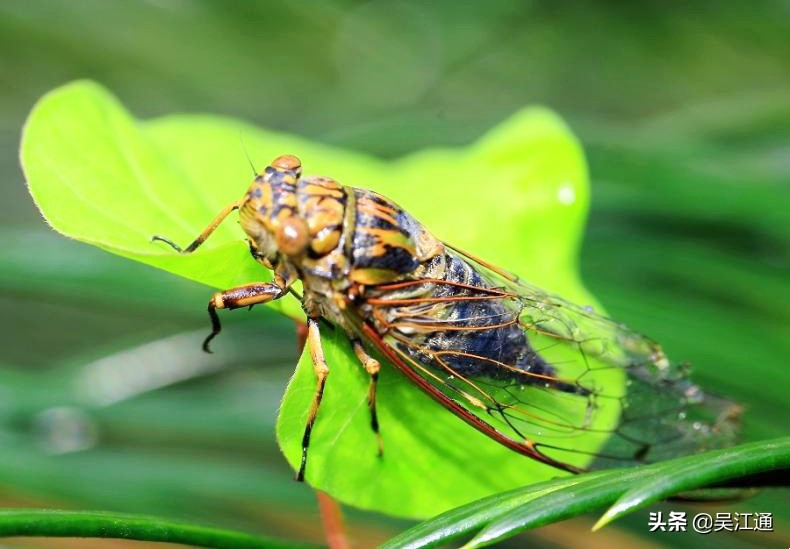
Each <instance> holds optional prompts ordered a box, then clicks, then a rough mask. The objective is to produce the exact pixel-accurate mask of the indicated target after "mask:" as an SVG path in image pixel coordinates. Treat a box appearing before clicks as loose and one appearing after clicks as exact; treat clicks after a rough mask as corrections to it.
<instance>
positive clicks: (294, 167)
mask: <svg viewBox="0 0 790 549" xmlns="http://www.w3.org/2000/svg"><path fill="white" fill-rule="evenodd" d="M272 167H273V168H276V169H278V170H291V171H293V172H294V173H295V174H296V176H297V177H299V176H300V175H302V162H301V161H300V160H299V159H298V158H297V157H295V156H294V155H292V154H284V155H282V156H278V157H277V158H275V159H274V161H273V162H272Z"/></svg>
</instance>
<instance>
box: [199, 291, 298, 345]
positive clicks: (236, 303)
mask: <svg viewBox="0 0 790 549" xmlns="http://www.w3.org/2000/svg"><path fill="white" fill-rule="evenodd" d="M287 291H288V286H287V284H286V283H285V281H284V280H283V279H282V278H281V277H278V276H275V277H274V282H256V283H252V284H245V285H243V286H236V287H235V288H231V289H229V290H225V291H224V292H217V293H215V294H214V295H213V296H212V297H211V299H210V300H209V302H208V316H209V318H210V319H211V333H210V334H209V335H208V337H206V339H205V340H204V341H203V350H204V351H206V352H207V353H210V352H211V349H209V343H210V342H211V340H212V339H214V337H215V336H216V335H217V334H218V333H220V331H221V330H222V325H221V324H220V322H219V316H218V315H217V309H228V310H233V309H241V308H242V307H252V306H253V305H260V304H263V303H268V302H269V301H274V300H275V299H279V298H281V297H282V296H283V295H285V293H286V292H287Z"/></svg>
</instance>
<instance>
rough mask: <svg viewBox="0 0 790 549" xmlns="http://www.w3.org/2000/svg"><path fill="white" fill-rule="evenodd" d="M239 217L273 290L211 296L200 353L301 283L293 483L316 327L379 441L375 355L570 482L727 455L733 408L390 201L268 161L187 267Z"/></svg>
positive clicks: (616, 327) (628, 338) (646, 345)
mask: <svg viewBox="0 0 790 549" xmlns="http://www.w3.org/2000/svg"><path fill="white" fill-rule="evenodd" d="M234 209H240V210H241V224H242V227H243V228H244V230H245V232H246V233H247V235H248V238H249V244H250V250H251V252H252V255H253V257H254V258H255V259H256V260H257V261H259V262H260V263H262V264H263V265H264V266H266V267H268V268H270V269H273V270H274V280H273V282H267V283H253V284H248V285H245V286H242V287H239V288H233V289H230V290H226V291H224V292H218V293H217V294H215V295H214V296H213V297H212V299H211V300H210V301H209V307H208V309H209V314H210V316H211V319H212V326H213V330H212V333H211V335H210V336H209V338H208V339H207V343H208V341H209V340H210V339H211V338H212V337H213V336H214V335H216V334H217V333H218V332H219V319H218V317H217V313H216V310H217V309H235V308H239V307H245V306H250V305H254V304H259V303H266V302H268V301H271V300H273V299H278V298H280V297H282V296H284V295H285V294H286V293H289V292H292V290H291V285H292V284H293V282H295V281H296V280H301V281H302V284H303V288H304V295H303V296H301V297H302V306H303V308H304V310H305V312H306V313H307V317H308V320H307V334H308V336H307V340H308V344H309V348H310V352H311V355H312V358H313V364H314V370H315V373H316V379H317V384H316V392H315V396H314V399H313V405H312V408H311V412H310V414H309V419H308V423H307V426H306V428H305V433H304V437H303V444H302V463H301V467H300V470H299V472H298V474H297V478H300V479H302V478H303V477H304V473H305V467H306V463H307V449H308V447H309V442H310V435H311V432H312V429H313V426H314V424H315V421H316V417H317V412H318V408H319V405H320V403H321V398H322V395H323V391H324V386H325V383H326V379H327V374H328V372H329V365H328V364H327V363H326V360H325V359H324V356H323V351H322V348H321V340H320V331H319V325H318V320H319V319H321V318H323V319H326V320H328V321H329V322H331V323H333V324H335V325H336V326H338V327H339V328H341V329H342V330H344V331H345V333H346V334H347V335H348V337H349V339H350V340H351V342H352V344H353V348H354V351H355V353H356V355H357V357H358V358H359V360H360V362H361V364H362V365H363V366H364V368H365V370H366V371H367V372H368V373H369V374H370V376H371V383H370V389H369V402H370V409H371V425H372V426H373V429H374V431H375V432H376V434H377V436H378V421H377V418H376V407H375V401H376V387H377V380H378V375H379V368H380V366H379V362H378V361H377V360H376V359H374V358H373V357H372V356H371V355H370V354H369V353H370V351H372V350H375V351H378V352H380V353H381V354H382V355H383V356H384V357H386V358H387V359H388V360H389V361H390V362H391V363H392V364H393V365H394V366H395V367H396V369H397V370H399V371H400V372H401V373H402V374H404V375H405V376H406V377H407V378H408V379H410V380H411V381H412V382H414V383H415V384H416V385H417V386H418V387H419V388H420V389H422V390H423V391H424V392H425V393H426V394H428V395H429V396H430V397H432V398H434V399H435V400H437V401H438V402H439V403H441V404H442V405H443V406H445V407H446V408H447V409H448V410H449V411H451V412H452V413H454V414H455V415H457V416H458V417H459V418H461V419H462V420H464V421H465V422H466V423H468V424H470V425H471V426H473V427H475V428H476V429H479V430H480V431H482V432H483V433H485V434H486V435H488V436H489V437H491V438H492V439H494V440H496V441H497V442H499V443H501V444H503V445H505V446H507V447H508V448H511V449H512V450H515V451H517V452H520V453H522V454H524V455H526V456H529V457H531V458H534V459H536V460H539V461H541V462H543V463H546V464H549V465H552V466H554V467H558V468H562V469H565V470H569V471H574V472H578V471H582V470H586V469H591V468H598V467H611V466H619V465H624V464H633V463H647V462H652V461H657V460H660V459H664V458H667V457H672V456H676V455H681V454H684V453H689V452H693V451H697V450H702V449H708V448H715V447H719V446H724V445H728V444H731V443H732V440H733V438H734V435H735V431H736V429H735V423H736V419H737V416H738V413H739V407H738V406H737V405H734V404H733V403H731V402H729V401H726V400H723V399H718V398H715V397H711V396H709V395H705V394H704V393H703V392H702V391H701V390H700V389H699V388H698V387H697V386H696V385H694V384H693V383H692V382H691V381H689V379H688V376H687V372H686V370H685V368H684V367H682V366H678V365H673V364H671V363H670V362H669V361H668V360H667V358H666V357H665V356H664V353H663V351H662V350H661V347H660V346H659V345H658V344H656V343H655V342H654V341H652V340H650V339H649V338H646V337H644V336H642V335H640V334H638V333H636V332H633V331H631V330H629V329H628V328H626V327H625V326H623V325H621V324H618V323H615V322H613V321H611V320H609V319H607V318H604V317H602V316H600V315H597V314H595V313H594V312H593V311H591V310H589V309H587V308H584V307H579V306H577V305H574V304H572V303H569V302H567V301H565V300H563V299H562V298H560V297H557V296H554V295H551V294H549V293H547V292H545V291H543V290H541V289H539V288H537V287H534V286H531V285H529V284H528V283H526V282H523V281H521V280H519V279H518V278H516V277H514V276H512V275H510V274H508V273H507V272H505V271H503V270H501V269H498V268H496V267H493V266H491V265H489V264H487V263H485V262H483V261H481V260H479V259H476V258H474V257H472V256H470V255H468V254H466V253H464V252H461V251H460V250H457V249H455V248H452V247H451V246H449V245H447V244H444V243H443V242H441V241H440V240H438V239H437V238H436V237H434V236H433V235H432V234H431V233H430V231H428V230H427V229H426V228H425V227H424V226H423V225H421V224H420V223H419V222H417V221H416V220H415V219H414V218H413V217H412V216H411V215H409V214H408V213H407V212H405V211H404V210H403V209H401V208H400V207H398V206H397V205H396V204H394V203H393V202H391V201H390V200H388V199H387V198H385V197H382V196H380V195H378V194H376V193H374V192H372V191H368V190H365V189H358V188H353V187H347V186H344V185H341V184H340V183H338V182H336V181H334V180H332V179H329V178H325V177H304V178H303V177H302V176H301V163H300V162H299V160H298V159H297V158H295V157H293V156H282V157H278V158H277V159H275V161H274V162H273V163H272V165H271V166H269V167H267V168H266V169H265V170H264V172H263V173H261V174H259V175H257V176H256V178H255V181H254V182H253V184H252V186H251V187H250V188H249V190H248V191H247V193H246V195H245V196H244V197H243V198H242V200H240V201H239V202H237V203H234V204H231V205H230V206H228V207H227V208H226V209H225V210H223V211H222V212H221V213H220V215H219V216H218V217H217V218H216V219H215V220H214V222H212V223H211V224H210V225H209V227H208V228H207V229H206V230H205V231H204V232H203V233H202V234H201V235H200V236H199V237H198V238H197V239H196V240H195V241H194V242H193V243H192V244H191V245H190V246H188V247H187V248H186V249H185V250H184V252H187V253H188V252H192V251H194V250H195V249H196V248H197V247H198V246H199V245H200V244H201V243H202V242H203V241H204V240H205V238H206V237H208V236H209V234H210V233H211V232H212V231H213V230H214V228H216V226H217V225H218V224H219V223H220V222H221V221H222V219H224V217H225V216H227V215H228V213H230V212H231V211H233V210H234ZM157 239H159V240H164V241H166V242H168V243H170V244H171V245H173V246H174V247H175V248H176V249H178V250H179V251H180V250H181V249H180V248H178V247H177V246H175V245H174V244H172V243H171V242H169V241H167V240H166V239H164V238H161V237H157ZM379 451H381V444H380V439H379Z"/></svg>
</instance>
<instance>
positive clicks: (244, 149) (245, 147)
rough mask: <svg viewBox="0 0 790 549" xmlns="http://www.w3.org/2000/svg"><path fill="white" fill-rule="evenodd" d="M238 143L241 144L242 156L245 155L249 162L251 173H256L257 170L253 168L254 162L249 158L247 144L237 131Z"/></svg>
mask: <svg viewBox="0 0 790 549" xmlns="http://www.w3.org/2000/svg"><path fill="white" fill-rule="evenodd" d="M239 143H240V144H241V150H243V151H244V156H246V157H247V162H249V163H250V168H252V175H258V170H256V169H255V164H253V163H252V158H250V152H249V151H248V150H247V146H246V145H245V144H244V136H243V135H242V134H241V132H239Z"/></svg>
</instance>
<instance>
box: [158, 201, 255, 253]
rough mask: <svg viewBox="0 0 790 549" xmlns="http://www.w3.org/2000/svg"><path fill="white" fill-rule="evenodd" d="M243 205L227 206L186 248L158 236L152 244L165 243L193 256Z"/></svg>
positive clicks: (236, 203)
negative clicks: (227, 218)
mask: <svg viewBox="0 0 790 549" xmlns="http://www.w3.org/2000/svg"><path fill="white" fill-rule="evenodd" d="M241 205H242V201H241V200H239V201H236V202H232V203H230V204H228V205H227V206H225V207H224V208H223V209H222V211H221V212H219V213H218V214H217V217H215V218H214V219H213V220H212V221H211V223H209V224H208V226H207V227H206V228H205V229H203V232H201V233H200V234H199V235H198V237H197V238H196V239H195V240H193V241H192V242H191V243H190V244H189V246H187V247H186V248H182V247H181V246H179V245H178V244H176V243H175V242H173V241H172V240H170V239H169V238H167V237H164V236H161V235H158V234H157V235H154V236H152V237H151V242H157V241H158V242H164V243H165V244H167V245H168V246H170V247H171V248H173V249H174V250H175V251H177V252H178V253H180V254H191V253H192V252H194V251H195V250H197V249H198V248H199V247H200V245H201V244H203V242H205V241H206V239H207V238H208V237H209V236H211V233H213V232H214V231H215V230H216V229H217V227H219V225H220V223H222V222H223V221H225V218H226V217H228V216H229V215H230V214H231V212H234V211H236V210H238V209H239V208H240V207H241Z"/></svg>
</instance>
